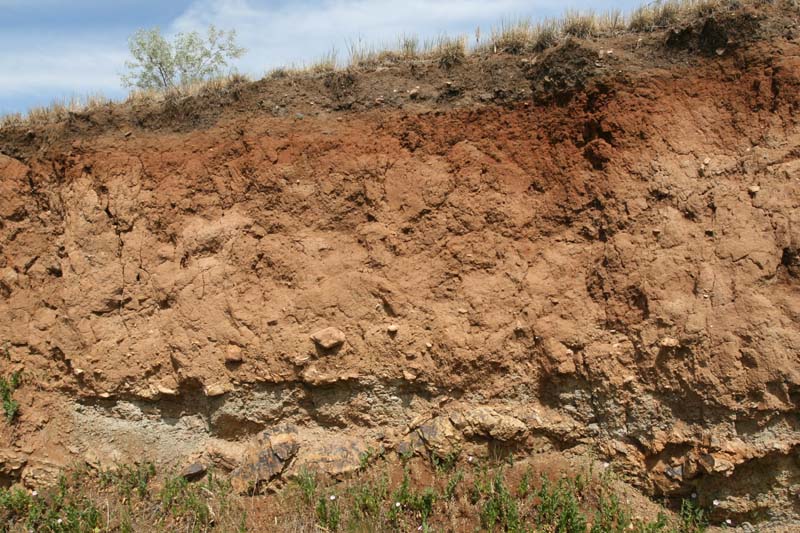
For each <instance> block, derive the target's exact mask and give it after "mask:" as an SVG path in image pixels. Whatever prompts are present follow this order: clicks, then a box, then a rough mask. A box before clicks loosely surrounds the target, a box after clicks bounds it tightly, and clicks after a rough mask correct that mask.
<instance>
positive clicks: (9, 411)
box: [0, 371, 22, 424]
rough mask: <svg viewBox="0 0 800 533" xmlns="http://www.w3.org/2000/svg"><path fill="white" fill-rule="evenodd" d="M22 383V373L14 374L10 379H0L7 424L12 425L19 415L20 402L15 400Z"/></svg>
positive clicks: (0, 392) (1, 396)
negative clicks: (15, 394) (14, 396)
mask: <svg viewBox="0 0 800 533" xmlns="http://www.w3.org/2000/svg"><path fill="white" fill-rule="evenodd" d="M21 383H22V373H21V372H19V371H17V372H12V373H11V376H9V377H8V378H5V377H0V399H2V400H3V412H5V415H6V422H8V423H9V424H12V423H13V422H14V420H16V418H17V416H18V415H19V402H18V401H16V400H15V399H14V398H13V395H14V392H15V391H16V390H17V389H18V388H19V386H20V384H21Z"/></svg>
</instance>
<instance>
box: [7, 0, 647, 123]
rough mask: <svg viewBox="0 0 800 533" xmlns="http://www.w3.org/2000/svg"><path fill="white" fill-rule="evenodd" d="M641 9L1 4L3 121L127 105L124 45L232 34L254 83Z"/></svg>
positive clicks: (563, 1)
mask: <svg viewBox="0 0 800 533" xmlns="http://www.w3.org/2000/svg"><path fill="white" fill-rule="evenodd" d="M640 3H642V0H621V1H617V2H612V1H608V0H595V1H592V0H294V1H292V0H0V115H4V114H8V113H16V112H21V113H24V112H25V111H27V110H28V109H30V108H31V107H36V106H45V105H48V104H50V103H51V102H53V101H55V100H59V99H68V98H71V97H85V96H87V95H102V96H105V97H108V98H122V97H124V96H125V95H126V94H127V90H126V89H124V88H123V87H122V85H121V83H120V74H121V73H123V72H124V70H125V67H124V65H125V60H126V59H127V58H128V56H129V52H128V44H127V40H128V36H130V35H131V34H132V33H133V32H134V31H136V30H137V29H139V28H151V27H158V28H160V29H161V30H162V32H163V33H164V34H165V35H167V36H173V35H175V34H176V33H178V32H189V31H194V30H197V31H200V32H204V31H205V30H206V28H207V27H208V25H209V24H214V25H215V26H217V27H218V28H220V29H235V30H236V31H237V42H238V44H239V45H241V46H243V47H245V48H246V49H247V53H246V54H245V55H244V56H243V57H241V58H240V59H238V60H235V62H234V66H235V68H236V69H237V70H238V71H239V72H242V73H245V74H248V75H250V76H252V77H254V78H260V77H262V76H263V75H264V74H265V73H266V72H267V71H269V70H270V69H271V68H275V67H279V66H286V65H302V64H308V63H311V62H313V61H314V60H315V59H318V58H319V57H321V56H322V55H323V54H326V53H328V52H330V50H331V49H336V50H337V52H338V57H339V58H346V55H347V46H348V43H353V42H359V41H360V42H362V43H366V44H369V45H372V44H374V45H376V46H377V45H382V44H389V45H391V44H393V43H395V42H396V41H397V38H398V37H399V36H400V35H417V36H418V37H419V38H420V39H423V40H424V39H425V38H426V37H429V38H432V37H437V36H439V35H442V34H447V35H459V34H468V35H474V33H475V29H476V28H478V27H479V28H481V32H482V33H483V34H484V35H487V34H488V33H489V30H490V28H491V27H492V26H496V25H497V24H499V23H500V22H501V21H503V20H509V19H515V18H519V17H530V18H531V19H533V20H536V19H541V18H547V17H553V16H557V15H559V14H561V13H563V12H564V11H565V10H567V9H588V8H591V9H594V10H595V11H605V10H609V9H621V10H623V11H629V10H631V9H633V8H634V7H636V6H637V5H639V4H640Z"/></svg>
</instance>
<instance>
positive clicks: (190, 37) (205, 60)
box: [122, 26, 245, 90]
mask: <svg viewBox="0 0 800 533" xmlns="http://www.w3.org/2000/svg"><path fill="white" fill-rule="evenodd" d="M128 48H129V49H130V53H131V56H133V60H131V61H126V62H125V67H126V68H127V69H128V70H129V72H128V73H126V74H123V75H122V84H123V85H124V86H126V87H137V88H140V89H159V90H168V89H175V88H179V87H182V86H183V87H185V86H188V85H190V84H193V83H197V82H201V81H205V80H209V79H212V78H215V77H219V76H221V75H222V74H223V71H224V70H225V68H226V67H227V66H228V61H229V60H230V59H236V58H239V57H241V56H242V55H243V54H244V52H245V49H244V48H241V47H239V46H237V45H236V31H235V30H230V31H225V30H218V29H216V28H215V27H214V26H209V28H208V32H207V34H206V36H205V37H203V36H201V35H200V34H199V33H197V32H190V33H179V34H177V35H176V36H175V38H174V40H173V41H172V42H170V41H168V40H167V38H166V37H164V36H163V35H162V34H161V31H160V30H159V29H158V28H153V29H149V30H146V29H140V30H138V31H136V32H135V33H134V34H133V35H132V36H131V37H130V39H129V40H128Z"/></svg>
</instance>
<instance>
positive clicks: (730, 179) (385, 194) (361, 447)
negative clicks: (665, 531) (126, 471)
mask: <svg viewBox="0 0 800 533" xmlns="http://www.w3.org/2000/svg"><path fill="white" fill-rule="evenodd" d="M709 21H711V22H709ZM720 35H721V36H722V37H724V41H720V39H721V37H720ZM798 36H800V29H798V17H797V12H796V11H795V10H790V9H779V8H777V7H772V8H769V9H764V10H763V11H754V10H753V9H752V8H749V9H746V10H744V11H740V12H736V13H734V14H731V15H728V16H726V17H716V18H711V19H709V20H705V21H699V22H698V23H696V24H695V25H694V26H692V27H688V28H677V29H675V30H674V31H672V32H662V33H656V34H648V35H645V36H641V38H640V37H639V36H636V35H625V36H621V37H618V38H614V39H611V40H606V41H599V42H590V41H582V40H571V41H569V42H567V43H564V44H562V45H560V46H559V47H557V48H554V49H551V50H549V51H547V52H545V53H544V54H541V55H539V56H536V57H533V56H502V55H499V56H488V57H473V58H470V59H469V60H468V61H466V62H465V63H463V64H461V65H458V66H455V67H453V68H451V69H443V68H441V67H440V66H439V65H437V64H433V63H426V62H410V63H403V64H399V65H389V66H386V67H381V68H379V69H377V70H376V71H374V72H368V73H364V72H361V73H357V74H353V73H329V74H321V75H318V76H308V77H306V78H301V79H297V78H285V79H273V80H264V81H261V82H256V83H253V84H247V85H242V86H237V87H233V88H231V89H229V91H228V92H226V93H225V94H223V95H216V96H215V97H214V98H212V97H211V96H201V97H197V98H191V99H185V100H180V101H172V102H170V103H169V104H168V105H167V106H166V107H165V108H159V109H155V108H152V109H141V108H135V107H134V106H116V107H113V108H109V109H106V110H100V111H94V112H93V113H91V114H86V115H75V116H73V117H71V118H70V119H69V120H68V121H67V122H65V123H61V124H57V125H51V126H47V127H41V128H32V129H28V128H16V129H7V130H4V131H2V132H1V133H0V177H2V180H1V181H0V315H1V316H3V317H4V319H3V320H2V321H1V322H0V343H5V350H6V354H7V357H8V360H7V361H4V362H3V371H4V373H6V374H7V373H8V372H10V371H12V370H16V369H23V371H24V374H23V375H24V384H23V386H22V387H21V388H20V389H19V390H18V391H17V393H16V396H15V397H16V398H17V399H18V400H19V401H20V403H21V408H20V417H19V419H18V421H17V422H16V423H15V424H14V425H8V426H6V427H4V428H3V429H2V441H3V443H4V448H3V449H2V450H0V453H2V456H3V457H2V460H3V465H4V466H3V471H4V472H3V474H4V476H5V477H6V478H7V479H8V482H12V481H14V480H17V479H22V480H23V481H25V482H26V483H28V484H36V483H38V482H43V481H46V480H47V479H48V478H49V477H50V476H51V475H52V473H53V472H54V471H55V470H56V469H57V468H59V467H61V466H64V465H66V464H69V463H70V462H71V461H74V460H76V459H86V460H88V461H90V462H91V463H93V464H110V463H111V462H114V461H130V460H135V459H139V458H141V457H148V458H150V459H153V460H156V461H159V462H166V463H171V464H179V465H180V464H186V463H189V462H192V461H193V460H196V459H197V460H201V461H204V462H206V463H211V462H214V463H216V464H217V465H218V466H221V467H223V468H228V469H233V470H234V476H236V475H244V474H243V472H244V473H246V472H247V467H248V465H249V463H248V459H247V458H248V457H251V455H252V449H253V448H254V447H255V448H256V449H259V450H262V449H263V448H264V447H265V446H266V447H268V448H270V449H280V450H284V452H285V453H279V452H277V451H276V452H275V458H277V459H275V462H276V464H271V465H269V468H270V469H271V470H270V475H269V476H267V478H266V479H264V480H259V481H264V482H269V481H270V479H273V480H274V479H275V478H278V477H280V476H283V475H285V474H288V473H290V472H291V471H293V469H297V468H299V467H301V466H303V465H314V466H318V467H320V468H322V469H323V470H328V471H332V472H334V473H336V472H346V471H347V470H348V469H352V468H355V467H357V466H358V457H359V455H360V454H361V453H362V452H363V451H365V450H367V449H368V448H371V447H373V448H378V447H384V448H387V449H399V450H400V451H403V450H405V451H412V452H413V451H415V450H417V451H419V452H420V453H431V452H432V453H435V454H437V455H441V456H446V455H448V454H449V453H453V452H454V451H459V452H461V453H472V454H476V455H485V454H487V453H490V452H491V453H494V452H495V451H497V450H498V449H500V450H513V451H514V452H515V453H517V454H519V453H523V454H526V453H527V454H532V453H536V452H543V451H546V452H552V451H562V452H570V453H575V454H585V453H589V452H590V451H591V453H593V454H595V455H596V456H598V457H600V458H602V459H603V460H606V461H609V462H611V463H612V465H614V467H615V468H617V469H618V470H620V471H623V472H625V473H626V474H629V475H630V478H631V479H632V480H634V482H635V484H636V485H637V486H639V488H640V489H642V490H643V491H645V492H646V493H647V494H651V495H668V496H676V497H678V496H681V495H687V494H690V493H692V492H696V493H698V495H699V498H700V499H701V500H702V502H703V503H704V504H705V505H708V506H710V501H711V500H719V502H720V503H719V505H717V506H715V507H714V511H713V512H714V513H716V514H714V515H713V516H715V517H716V518H717V519H719V518H720V517H722V516H725V517H733V518H735V519H736V520H737V522H741V521H743V520H750V521H759V520H771V521H773V522H774V523H792V521H797V520H800V492H799V491H800V447H798V444H800V419H799V418H798V402H800V359H799V358H798V353H800V286H799V285H798V278H800V209H799V208H800V122H799V121H798V117H799V116H798V108H799V106H800V40H798ZM721 42H722V43H723V44H720V43H721ZM709 47H710V48H709ZM609 50H612V52H611V53H608V51H609ZM417 87H419V88H417ZM215 98H216V99H215ZM2 154H5V155H2ZM328 327H332V328H335V329H336V330H338V331H334V332H332V334H331V332H328V333H329V334H328V335H321V336H318V338H317V342H315V341H314V340H312V339H311V336H312V335H313V334H315V333H316V332H319V331H320V330H324V329H325V328H328ZM342 336H343V342H340V341H342V338H341V337H342ZM337 337H340V338H337ZM326 341H330V342H326ZM325 344H328V345H330V347H329V348H325V347H324V346H323V345H325ZM263 430H268V434H261V432H262V431H263ZM256 435H258V437H257V438H256ZM287 442H289V443H291V445H288V444H287ZM287 446H288V448H287ZM287 450H288V451H287ZM423 450H424V452H423ZM794 523H795V524H796V523H797V522H794Z"/></svg>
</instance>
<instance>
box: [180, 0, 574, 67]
mask: <svg viewBox="0 0 800 533" xmlns="http://www.w3.org/2000/svg"><path fill="white" fill-rule="evenodd" d="M563 5H564V3H563V2H556V1H553V0H534V1H532V0H497V1H486V0H482V1H478V0H439V1H435V0H404V1H397V0H372V1H365V0H327V1H323V2H309V1H297V2H289V3H284V4H281V5H276V4H275V3H274V2H273V3H272V7H268V6H264V5H263V2H257V1H256V0H217V1H215V0H198V1H196V2H194V3H193V4H192V5H191V6H190V7H189V8H188V9H187V10H186V11H185V12H184V13H183V14H182V15H181V16H180V17H178V18H177V19H176V20H175V22H174V23H173V25H172V27H171V30H173V31H191V30H203V29H204V28H205V27H207V26H208V25H209V24H215V25H216V26H218V27H221V28H235V29H236V30H237V33H238V40H239V42H240V44H241V45H242V46H245V47H246V48H247V49H248V50H249V53H248V54H247V55H246V56H245V57H244V58H243V59H242V60H241V61H240V63H239V64H240V70H243V71H246V72H250V73H252V74H260V73H263V72H264V70H265V69H267V68H269V67H274V66H279V65H286V64H292V63H303V62H309V61H312V60H313V59H315V58H317V57H319V56H320V55H322V54H323V53H325V52H327V51H329V50H330V49H331V47H335V48H336V49H337V51H338V52H339V58H340V59H342V58H343V57H344V55H346V46H347V43H348V42H351V41H353V40H356V39H359V38H361V39H362V40H363V41H364V42H366V43H369V44H375V45H381V44H393V43H394V42H396V39H397V38H398V37H399V36H400V35H403V34H412V33H413V34H416V35H418V36H420V37H421V38H425V37H433V36H436V35H439V34H442V33H449V34H459V33H471V32H473V31H474V30H475V28H476V27H478V26H482V27H483V28H482V30H483V31H484V33H488V26H489V25H491V24H494V23H497V22H498V21H499V20H501V19H502V18H503V17H511V16H517V15H522V14H531V13H537V12H538V13H540V14H541V15H542V16H550V15H554V14H556V13H558V12H560V11H561V9H562V6H563Z"/></svg>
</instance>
